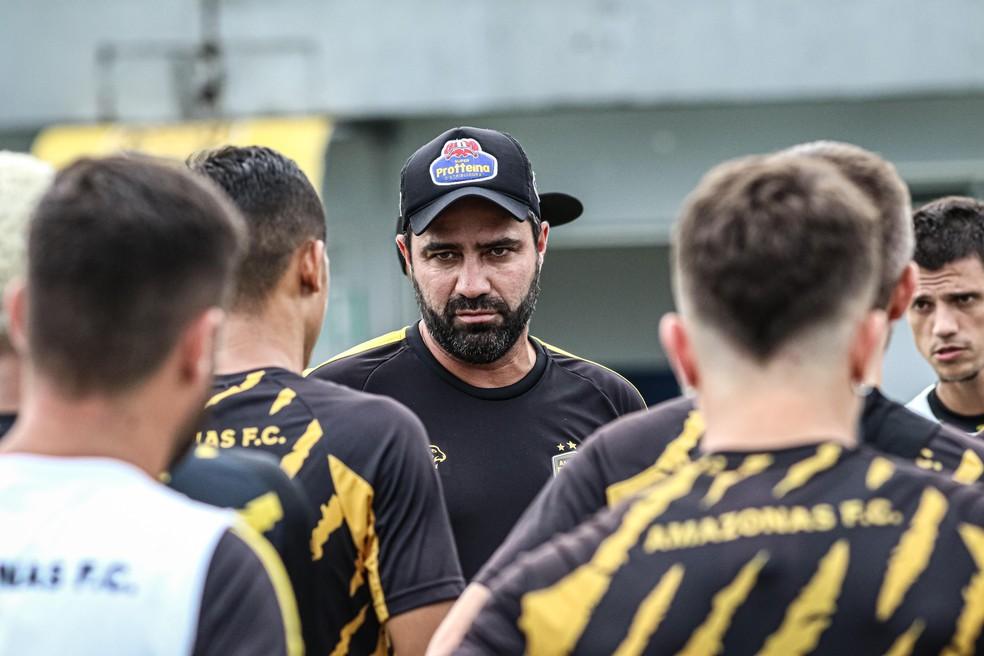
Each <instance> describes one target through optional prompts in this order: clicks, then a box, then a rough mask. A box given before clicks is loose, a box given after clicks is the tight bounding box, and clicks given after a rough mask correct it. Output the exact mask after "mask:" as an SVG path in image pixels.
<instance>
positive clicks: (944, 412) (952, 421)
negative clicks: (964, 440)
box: [926, 387, 984, 433]
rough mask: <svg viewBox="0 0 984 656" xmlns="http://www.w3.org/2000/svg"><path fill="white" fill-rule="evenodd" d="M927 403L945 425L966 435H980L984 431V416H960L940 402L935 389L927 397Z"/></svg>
mask: <svg viewBox="0 0 984 656" xmlns="http://www.w3.org/2000/svg"><path fill="white" fill-rule="evenodd" d="M926 402H927V403H928V404H929V410H930V412H932V413H933V415H934V416H935V417H936V418H937V419H939V420H940V421H941V422H943V423H944V424H949V425H950V426H955V427H956V428H959V429H960V430H962V431H963V432H965V433H980V432H981V431H982V430H984V414H982V415H960V414H957V413H956V412H953V411H952V410H950V409H949V408H948V407H946V406H945V405H943V402H942V401H940V397H939V396H938V395H937V394H936V388H935V387H934V388H933V389H931V390H930V391H929V393H928V394H927V395H926Z"/></svg>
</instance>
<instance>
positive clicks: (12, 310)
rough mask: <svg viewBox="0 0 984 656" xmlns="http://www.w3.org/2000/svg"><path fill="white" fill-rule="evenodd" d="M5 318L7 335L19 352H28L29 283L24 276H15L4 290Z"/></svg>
mask: <svg viewBox="0 0 984 656" xmlns="http://www.w3.org/2000/svg"><path fill="white" fill-rule="evenodd" d="M3 310H4V314H5V315H6V316H5V317H4V320H5V321H6V322H7V335H8V337H9V339H10V343H11V344H12V345H13V347H14V349H15V350H16V351H17V352H18V353H21V354H23V353H26V352H27V285H26V284H25V283H24V280H23V278H14V279H13V280H11V281H10V282H9V283H7V287H6V288H5V289H4V290H3Z"/></svg>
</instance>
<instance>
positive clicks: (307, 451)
mask: <svg viewBox="0 0 984 656" xmlns="http://www.w3.org/2000/svg"><path fill="white" fill-rule="evenodd" d="M324 434H325V433H324V431H323V430H322V429H321V423H320V422H319V421H318V420H317V419H312V420H311V423H310V424H308V426H307V429H306V430H305V431H304V434H303V435H301V436H300V437H299V438H297V441H296V442H294V448H292V449H291V450H290V453H288V454H286V455H284V457H283V458H281V459H280V468H281V469H283V470H284V471H285V472H287V475H288V476H290V477H291V478H294V477H295V476H297V472H299V471H301V467H302V466H303V465H304V461H305V460H307V459H308V456H310V455H311V449H312V448H314V445H315V444H316V443H317V442H318V440H320V439H321V437H322V436H323V435H324Z"/></svg>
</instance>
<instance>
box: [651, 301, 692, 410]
mask: <svg viewBox="0 0 984 656" xmlns="http://www.w3.org/2000/svg"><path fill="white" fill-rule="evenodd" d="M659 341H660V342H661V343H662V344H663V350H664V351H666V357H667V359H668V360H669V361H670V367H671V368H672V369H673V374H674V375H675V376H676V378H677V382H678V383H679V384H680V390H681V391H682V392H684V393H685V394H686V393H689V392H690V391H691V390H694V389H697V388H698V387H699V386H700V376H699V374H698V371H697V362H696V361H695V360H694V358H693V348H692V345H691V342H690V336H689V335H688V334H687V328H686V326H684V324H683V319H681V318H680V315H678V314H677V313H675V312H667V313H666V314H664V315H663V318H662V319H660V321H659Z"/></svg>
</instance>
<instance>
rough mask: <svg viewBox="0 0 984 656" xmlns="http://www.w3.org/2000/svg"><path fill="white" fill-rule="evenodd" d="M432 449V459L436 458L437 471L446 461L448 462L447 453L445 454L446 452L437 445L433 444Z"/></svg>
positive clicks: (435, 466) (435, 467)
mask: <svg viewBox="0 0 984 656" xmlns="http://www.w3.org/2000/svg"><path fill="white" fill-rule="evenodd" d="M430 449H431V457H432V458H434V469H437V466H438V465H439V464H441V463H442V462H444V461H445V460H447V459H448V456H447V454H446V453H444V451H441V447H439V446H437V445H436V444H431V445H430Z"/></svg>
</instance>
